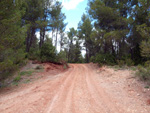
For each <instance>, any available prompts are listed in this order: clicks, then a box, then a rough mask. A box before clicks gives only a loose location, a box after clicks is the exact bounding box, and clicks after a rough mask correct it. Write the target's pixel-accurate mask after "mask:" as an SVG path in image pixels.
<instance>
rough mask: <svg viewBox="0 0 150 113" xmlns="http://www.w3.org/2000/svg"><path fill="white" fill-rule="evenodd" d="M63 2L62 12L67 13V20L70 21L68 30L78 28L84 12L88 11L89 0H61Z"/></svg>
mask: <svg viewBox="0 0 150 113" xmlns="http://www.w3.org/2000/svg"><path fill="white" fill-rule="evenodd" d="M59 1H60V2H62V5H63V9H62V12H63V13H65V15H66V20H65V22H68V25H67V27H66V31H69V28H71V27H74V28H75V29H77V26H78V23H79V21H80V20H81V16H82V15H83V13H86V7H87V3H88V0H59Z"/></svg>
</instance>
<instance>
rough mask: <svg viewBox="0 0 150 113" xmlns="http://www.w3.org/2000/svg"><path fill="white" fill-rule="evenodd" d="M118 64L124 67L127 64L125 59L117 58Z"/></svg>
mask: <svg viewBox="0 0 150 113" xmlns="http://www.w3.org/2000/svg"><path fill="white" fill-rule="evenodd" d="M117 64H118V65H119V67H123V66H124V65H125V61H124V60H117Z"/></svg>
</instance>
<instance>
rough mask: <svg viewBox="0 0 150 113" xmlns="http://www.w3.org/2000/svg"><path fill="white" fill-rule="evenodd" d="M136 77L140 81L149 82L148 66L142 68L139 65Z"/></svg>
mask: <svg viewBox="0 0 150 113" xmlns="http://www.w3.org/2000/svg"><path fill="white" fill-rule="evenodd" d="M137 75H138V76H139V77H140V78H141V79H142V80H150V66H148V67H143V66H141V65H139V66H138V72H137Z"/></svg>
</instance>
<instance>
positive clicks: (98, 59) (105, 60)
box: [90, 54, 115, 65]
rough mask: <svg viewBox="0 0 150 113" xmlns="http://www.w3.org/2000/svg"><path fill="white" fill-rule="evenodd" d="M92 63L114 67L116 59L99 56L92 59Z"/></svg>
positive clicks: (108, 56) (103, 55)
mask: <svg viewBox="0 0 150 113" xmlns="http://www.w3.org/2000/svg"><path fill="white" fill-rule="evenodd" d="M90 61H92V62H94V63H99V64H100V65H102V64H107V65H114V64H115V57H114V56H113V55H110V54H97V55H96V56H95V57H91V59H90Z"/></svg>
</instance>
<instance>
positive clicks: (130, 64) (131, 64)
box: [125, 58, 134, 66]
mask: <svg viewBox="0 0 150 113" xmlns="http://www.w3.org/2000/svg"><path fill="white" fill-rule="evenodd" d="M125 63H126V65H127V66H133V65H134V62H133V61H132V60H131V59H130V58H128V59H126V60H125Z"/></svg>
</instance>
